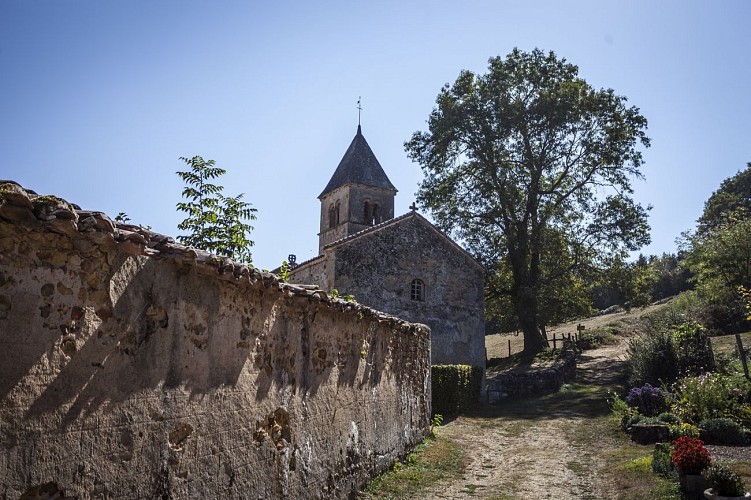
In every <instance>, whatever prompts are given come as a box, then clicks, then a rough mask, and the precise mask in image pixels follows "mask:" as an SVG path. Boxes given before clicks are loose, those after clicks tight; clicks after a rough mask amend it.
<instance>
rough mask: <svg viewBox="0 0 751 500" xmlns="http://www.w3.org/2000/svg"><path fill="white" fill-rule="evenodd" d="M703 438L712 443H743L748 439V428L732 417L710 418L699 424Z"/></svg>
mask: <svg viewBox="0 0 751 500" xmlns="http://www.w3.org/2000/svg"><path fill="white" fill-rule="evenodd" d="M699 427H700V428H701V430H702V439H704V441H705V442H707V443H711V444H726V445H743V444H746V442H747V439H748V430H746V429H744V428H743V427H742V426H741V425H740V424H739V423H738V422H736V421H735V420H732V419H730V418H710V419H707V420H704V421H702V422H701V424H699Z"/></svg>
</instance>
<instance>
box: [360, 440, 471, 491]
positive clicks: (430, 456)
mask: <svg viewBox="0 0 751 500" xmlns="http://www.w3.org/2000/svg"><path fill="white" fill-rule="evenodd" d="M466 464H467V456H466V452H465V451H464V450H462V449H461V448H460V447H459V446H457V445H456V444H454V443H453V442H451V441H449V440H448V439H444V438H442V437H441V436H440V435H439V436H437V437H436V438H435V439H426V440H425V441H423V443H422V444H420V445H419V446H418V447H417V448H415V451H413V452H412V453H410V454H409V455H408V456H407V459H406V460H405V462H404V463H403V464H400V465H398V466H395V467H394V469H393V470H392V471H391V472H387V473H385V474H383V475H381V476H378V477H377V478H375V479H373V480H372V481H371V482H370V483H368V485H367V486H366V487H365V489H364V490H363V492H362V493H361V495H360V497H359V498H368V499H370V498H383V499H392V498H393V499H396V498H410V497H412V496H415V495H419V494H420V493H424V492H425V491H426V489H427V487H428V486H430V485H432V484H434V483H436V482H438V481H443V480H448V479H455V478H458V477H461V474H462V472H464V469H465V467H466ZM470 486H471V487H473V488H472V493H474V489H476V487H477V485H467V487H470Z"/></svg>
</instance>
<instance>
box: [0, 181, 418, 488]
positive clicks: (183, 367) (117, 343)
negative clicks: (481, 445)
mask: <svg viewBox="0 0 751 500" xmlns="http://www.w3.org/2000/svg"><path fill="white" fill-rule="evenodd" d="M0 349H2V352H3V353H4V360H3V363H2V364H0V401H1V403H0V451H1V453H0V496H2V497H3V498H18V497H19V496H20V495H22V494H23V493H24V492H34V493H39V492H40V491H43V490H44V491H48V492H49V491H53V490H55V489H57V490H61V491H64V493H65V494H66V495H70V496H76V497H78V498H104V497H107V498H217V497H220V496H221V497H228V498H346V497H348V496H349V495H351V494H352V492H354V491H356V490H357V488H358V487H359V486H361V485H362V484H363V482H364V481H365V480H366V479H367V478H368V477H369V476H370V475H372V474H374V473H377V472H381V471H383V470H385V469H386V468H388V467H389V466H390V465H391V463H392V462H393V461H394V459H396V458H397V457H398V456H400V455H403V454H404V453H405V452H406V451H408V450H409V449H410V448H411V447H412V446H414V445H415V444H416V443H417V442H419V441H420V440H421V439H422V437H423V436H424V435H425V433H426V432H427V429H428V419H429V411H430V407H429V406H430V404H429V401H430V384H429V365H430V336H429V331H428V329H427V328H425V327H424V326H421V325H414V324H409V323H405V322H403V321H401V320H398V319H396V318H394V317H389V316H386V315H384V314H381V313H377V312H375V311H373V310H371V309H368V308H366V307H364V306H360V305H353V304H350V303H347V302H344V301H338V300H330V299H329V298H328V296H327V295H326V294H325V293H324V292H322V291H320V290H311V289H307V288H304V287H297V286H293V285H287V284H284V283H280V281H279V279H278V278H277V277H276V276H274V275H271V274H267V273H260V272H259V271H258V270H256V269H253V268H248V267H245V266H241V265H239V264H237V263H234V262H232V261H229V260H226V259H220V258H217V257H215V256H211V255H208V254H204V253H201V252H196V251H194V250H193V249H188V248H186V247H183V246H181V245H178V244H175V243H174V242H173V241H172V240H171V239H170V238H167V237H165V236H162V235H157V234H155V233H152V232H150V231H146V230H143V229H141V228H138V227H135V226H129V225H124V224H114V223H113V222H112V221H111V220H110V219H109V218H108V217H107V216H106V215H104V214H101V213H97V212H85V211H81V210H76V209H75V208H74V207H72V206H70V205H69V204H67V203H65V202H64V201H62V200H52V199H46V198H45V199H41V198H36V197H35V196H34V195H33V193H27V192H25V191H24V190H23V189H21V188H20V187H18V186H16V185H13V184H10V183H6V184H0ZM35 488H36V489H35Z"/></svg>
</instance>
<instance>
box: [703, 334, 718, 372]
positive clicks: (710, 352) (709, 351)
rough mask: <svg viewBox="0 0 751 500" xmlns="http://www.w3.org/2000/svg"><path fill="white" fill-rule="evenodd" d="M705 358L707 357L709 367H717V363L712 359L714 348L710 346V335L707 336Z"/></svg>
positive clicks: (713, 368)
mask: <svg viewBox="0 0 751 500" xmlns="http://www.w3.org/2000/svg"><path fill="white" fill-rule="evenodd" d="M706 348H707V359H709V369H710V370H712V371H714V370H715V369H716V368H717V363H715V359H714V348H713V347H712V337H707V346H706Z"/></svg>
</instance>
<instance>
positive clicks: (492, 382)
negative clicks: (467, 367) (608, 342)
mask: <svg viewBox="0 0 751 500" xmlns="http://www.w3.org/2000/svg"><path fill="white" fill-rule="evenodd" d="M575 376H576V355H575V354H574V353H573V352H566V354H565V355H564V358H563V359H562V360H558V361H556V362H551V363H546V364H543V365H542V366H539V367H533V368H529V367H525V368H521V369H513V370H507V371H502V372H498V373H492V372H491V371H489V372H488V374H487V379H486V386H487V398H488V403H491V404H493V403H497V402H499V401H501V400H504V399H507V398H511V399H518V398H524V397H527V396H535V395H539V394H547V393H550V392H557V391H558V390H559V389H560V388H561V386H562V385H563V384H565V383H566V382H570V381H572V380H574V377H575Z"/></svg>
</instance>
